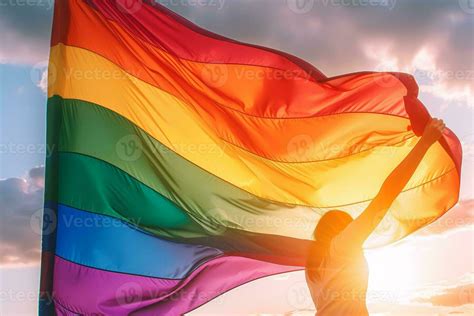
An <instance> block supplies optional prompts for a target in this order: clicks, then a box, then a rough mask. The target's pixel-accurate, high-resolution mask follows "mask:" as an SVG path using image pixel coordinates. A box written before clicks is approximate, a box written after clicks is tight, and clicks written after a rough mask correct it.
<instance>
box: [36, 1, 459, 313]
mask: <svg viewBox="0 0 474 316" xmlns="http://www.w3.org/2000/svg"><path fill="white" fill-rule="evenodd" d="M125 4H128V5H127V6H126V5H125ZM417 93H418V88H417V85H416V83H415V82H414V79H413V78H412V77H411V76H409V75H405V74H398V73H373V72H366V73H355V74H348V75H343V76H339V77H334V78H327V77H325V76H324V75H323V74H322V73H321V72H320V71H318V70H317V69H316V68H314V67H313V66H311V65H310V64H308V63H306V62H304V61H302V60H300V59H298V58H296V57H294V56H291V55H288V54H285V53H282V52H279V51H275V50H272V49H269V48H264V47H258V46H254V45H249V44H243V43H240V42H237V41H234V40H230V39H228V38H224V37H221V36H218V35H216V34H213V33H210V32H207V31H205V30H203V29H201V28H199V27H197V26H195V25H193V24H192V23H190V22H188V21H187V20H185V19H183V18H181V17H179V16H177V15H176V14H174V13H172V12H171V11H169V10H167V9H166V8H164V7H163V6H160V5H158V4H156V3H154V2H142V1H139V0H136V1H112V0H89V1H85V0H70V1H56V6H55V14H54V25H53V34H52V44H51V58H50V68H49V91H48V97H49V99H48V123H47V124H48V132H47V133H48V145H49V148H53V149H54V152H53V154H52V155H51V156H50V157H48V161H47V180H46V181H47V185H46V186H47V190H46V191H47V192H46V198H45V200H46V206H45V216H44V226H43V229H44V232H43V259H42V260H43V262H42V281H41V283H42V284H41V287H42V289H41V306H40V308H41V311H42V312H43V313H44V314H48V313H54V311H55V312H56V313H57V314H59V315H76V314H86V315H92V314H95V315H98V314H105V315H128V314H131V313H133V314H134V315H179V314H183V313H186V312H189V311H191V310H193V309H195V308H197V307H199V306H201V305H202V304H204V303H206V302H208V301H209V300H211V299H213V298H215V297H217V296H218V295H220V294H222V293H224V292H226V291H228V290H230V289H232V288H235V287H237V286H239V285H241V284H244V283H246V282H249V281H252V280H255V279H258V278H261V277H264V276H268V275H273V274H277V273H283V272H288V271H294V270H298V269H301V268H302V267H303V266H304V263H305V261H306V253H307V249H308V245H309V244H310V242H311V236H312V232H313V230H314V227H315V225H316V224H317V222H318V219H319V218H320V217H321V216H322V215H323V214H324V213H325V212H327V211H328V210H332V209H340V210H344V211H346V212H348V213H350V214H351V215H352V216H357V215H358V214H359V213H360V212H361V211H362V210H363V209H364V207H365V206H366V205H367V204H368V203H369V202H370V200H371V199H373V198H374V196H375V195H376V194H377V192H378V190H379V188H380V186H381V184H382V183H383V181H384V180H385V178H386V177H387V176H388V174H389V173H390V172H391V171H392V169H393V168H395V166H396V165H397V164H398V163H399V162H400V161H401V160H402V159H403V158H404V157H405V156H406V155H407V153H408V152H409V151H410V150H411V149H412V148H413V147H414V145H415V144H416V142H417V141H418V136H417V135H419V134H420V132H421V131H422V130H423V128H424V126H425V124H426V122H427V121H428V119H429V118H430V116H429V114H428V112H427V111H426V109H425V108H424V106H423V105H422V104H421V103H420V102H419V101H418V99H417ZM460 165H461V147H460V144H459V141H458V139H457V138H456V136H455V135H454V134H453V133H452V132H451V131H450V130H446V131H445V134H444V137H443V140H442V141H440V142H439V143H437V144H436V145H434V146H433V147H432V148H431V149H430V150H429V152H428V153H427V155H426V157H425V158H424V161H423V162H422V164H421V165H420V167H419V168H418V169H417V171H416V173H415V175H414V176H413V177H412V179H411V180H410V182H409V184H408V185H407V187H406V188H405V189H404V192H403V193H402V194H401V195H400V196H399V197H398V199H397V200H396V201H395V203H394V204H393V206H392V208H391V210H390V212H389V214H388V215H387V216H386V218H385V219H384V221H382V223H381V224H380V226H379V228H378V229H377V231H376V232H375V233H374V234H373V236H371V239H370V240H369V241H368V243H367V246H368V247H371V246H378V245H384V244H387V243H390V242H393V241H396V240H399V239H400V238H402V237H404V236H406V235H407V234H409V233H411V232H413V231H415V230H417V229H419V228H420V227H422V226H424V225H426V224H428V223H430V222H432V221H434V220H435V219H437V218H438V217H439V216H441V215H442V214H443V213H445V212H446V211H447V210H448V209H449V208H451V207H452V206H453V205H454V204H455V203H456V202H457V199H458V192H459V178H460Z"/></svg>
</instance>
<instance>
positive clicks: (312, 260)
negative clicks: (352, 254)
mask: <svg viewBox="0 0 474 316" xmlns="http://www.w3.org/2000/svg"><path fill="white" fill-rule="evenodd" d="M352 221H353V219H352V217H351V216H350V215H349V214H347V213H346V212H343V211H338V210H333V211H329V212H327V213H326V214H324V215H323V216H322V217H321V219H320V220H319V222H318V225H316V228H315V230H314V233H313V238H314V239H315V241H316V242H315V243H314V244H313V245H312V246H311V248H310V252H309V254H308V261H307V262H306V270H307V272H308V275H309V277H310V278H311V279H312V280H317V279H319V277H320V275H319V268H320V266H321V263H322V261H323V260H324V259H325V258H326V257H327V256H329V247H330V245H331V242H332V240H333V239H334V237H336V236H337V235H338V234H339V233H340V232H342V231H343V230H344V229H345V228H346V227H347V226H348V225H349V224H350V223H351V222H352Z"/></svg>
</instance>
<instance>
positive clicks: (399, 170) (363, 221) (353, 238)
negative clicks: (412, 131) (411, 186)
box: [338, 119, 445, 248]
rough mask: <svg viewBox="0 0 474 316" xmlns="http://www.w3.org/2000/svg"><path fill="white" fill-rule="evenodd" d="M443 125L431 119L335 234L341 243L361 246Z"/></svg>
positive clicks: (439, 121) (436, 137)
mask: <svg viewBox="0 0 474 316" xmlns="http://www.w3.org/2000/svg"><path fill="white" fill-rule="evenodd" d="M444 128H445V125H444V123H443V121H442V120H439V119H432V120H431V122H429V123H428V125H427V127H426V128H425V131H424V133H423V136H422V137H421V139H420V140H419V141H418V143H417V144H416V146H415V147H414V148H413V149H412V151H411V152H410V153H409V154H408V155H407V156H406V158H405V159H404V160H403V161H402V162H401V163H400V164H399V165H398V166H397V167H396V168H395V169H394V170H393V171H392V173H391V174H390V175H389V176H388V177H387V179H386V180H385V181H384V183H383V185H382V187H381V189H380V191H379V193H378V194H377V196H376V197H375V198H374V199H373V200H372V202H371V203H370V204H369V206H368V207H367V209H365V211H364V212H362V214H361V215H359V217H357V218H356V219H355V220H354V221H353V222H352V223H351V224H350V225H349V226H348V227H347V228H346V229H344V231H343V232H341V233H340V234H339V235H340V236H338V237H340V239H343V241H342V240H341V244H342V245H345V247H349V248H359V247H362V245H363V244H364V242H365V240H366V239H367V238H368V237H369V235H370V234H371V233H372V232H373V231H374V230H375V228H376V227H377V225H378V224H379V223H380V222H381V221H382V219H383V217H384V216H385V215H386V214H387V211H388V210H389V208H390V206H391V205H392V203H393V201H395V199H396V198H397V196H398V195H399V194H400V193H401V192H402V190H403V188H404V187H405V186H406V184H407V183H408V181H409V180H410V178H411V177H412V175H413V174H414V173H415V170H416V168H417V167H418V165H419V164H420V162H421V160H422V159H423V157H424V155H425V154H426V152H427V151H428V149H429V148H430V146H431V145H433V144H434V143H435V142H436V141H438V139H439V138H440V137H441V135H442V132H443V130H444Z"/></svg>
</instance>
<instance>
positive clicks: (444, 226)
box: [416, 199, 474, 237]
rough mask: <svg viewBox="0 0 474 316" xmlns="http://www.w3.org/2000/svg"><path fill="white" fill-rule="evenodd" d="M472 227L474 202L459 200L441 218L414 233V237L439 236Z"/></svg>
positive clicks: (473, 223) (471, 200)
mask: <svg viewBox="0 0 474 316" xmlns="http://www.w3.org/2000/svg"><path fill="white" fill-rule="evenodd" d="M473 225H474V200H473V199H470V200H461V201H459V203H458V204H457V205H456V206H455V207H453V208H452V209H451V210H450V211H448V212H447V213H446V214H445V215H443V216H442V217H441V218H439V219H438V220H436V221H435V222H433V223H432V224H430V225H428V226H426V227H425V228H423V229H422V230H420V231H419V232H417V233H416V237H426V236H433V235H440V234H443V233H447V232H452V231H457V230H460V229H472V227H473Z"/></svg>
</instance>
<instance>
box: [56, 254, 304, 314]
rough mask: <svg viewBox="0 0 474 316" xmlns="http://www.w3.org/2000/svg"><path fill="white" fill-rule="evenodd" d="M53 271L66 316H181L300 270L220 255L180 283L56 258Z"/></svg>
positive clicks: (57, 303)
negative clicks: (243, 287)
mask: <svg viewBox="0 0 474 316" xmlns="http://www.w3.org/2000/svg"><path fill="white" fill-rule="evenodd" d="M150 264H153V263H152V262H150ZM54 269H55V271H54V285H53V293H54V294H53V296H54V300H55V302H56V305H60V307H61V310H67V311H68V312H69V313H70V314H69V315H73V313H78V314H88V315H90V314H93V313H102V314H106V315H129V314H130V313H132V312H133V314H134V315H181V314H183V313H186V312H189V311H191V310H193V309H196V308H197V307H199V306H201V305H203V304H204V303H206V302H208V301H210V300H212V299H213V298H215V297H217V296H219V295H220V294H222V293H224V292H227V291H229V290H231V289H233V288H235V287H237V286H239V285H242V284H244V283H247V282H249V281H252V280H255V279H259V278H262V277H264V276H269V275H274V274H279V273H283V272H290V271H295V270H301V267H292V266H282V265H277V264H273V263H268V262H263V261H259V260H255V259H250V258H245V257H236V256H223V257H219V258H216V259H213V260H211V261H209V262H207V263H205V264H204V265H202V266H201V267H199V268H198V269H197V270H195V271H194V272H193V273H192V274H190V275H189V276H188V277H187V278H185V279H182V280H167V279H160V278H151V277H143V276H136V275H129V274H122V273H116V272H109V271H103V270H98V269H94V268H90V267H86V266H81V265H78V264H75V263H72V262H69V261H66V260H64V259H61V258H59V257H56V259H55V267H54Z"/></svg>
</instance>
